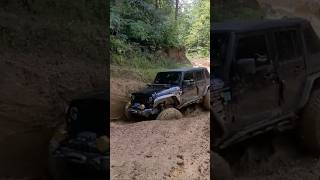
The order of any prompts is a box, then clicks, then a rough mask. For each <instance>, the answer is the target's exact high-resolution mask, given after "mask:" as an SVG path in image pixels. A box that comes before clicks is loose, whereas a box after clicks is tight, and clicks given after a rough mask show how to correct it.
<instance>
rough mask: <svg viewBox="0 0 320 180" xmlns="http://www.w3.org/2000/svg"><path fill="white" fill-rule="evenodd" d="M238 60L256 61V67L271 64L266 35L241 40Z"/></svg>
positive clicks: (238, 48) (237, 55)
mask: <svg viewBox="0 0 320 180" xmlns="http://www.w3.org/2000/svg"><path fill="white" fill-rule="evenodd" d="M236 52H237V54H236V59H237V60H239V59H255V64H256V67H260V66H264V65H269V64H271V62H270V59H269V56H268V48H267V41H266V37H265V35H257V36H250V37H244V38H241V39H239V42H238V47H237V51H236Z"/></svg>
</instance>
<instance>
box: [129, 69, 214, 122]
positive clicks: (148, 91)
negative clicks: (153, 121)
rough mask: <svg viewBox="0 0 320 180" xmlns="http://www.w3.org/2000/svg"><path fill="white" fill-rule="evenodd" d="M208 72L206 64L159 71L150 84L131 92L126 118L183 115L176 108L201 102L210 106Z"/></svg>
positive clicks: (205, 105) (168, 117) (167, 117)
mask: <svg viewBox="0 0 320 180" xmlns="http://www.w3.org/2000/svg"><path fill="white" fill-rule="evenodd" d="M209 78H210V77H209V72H208V70H207V69H206V68H183V69H173V70H168V71H163V72H159V73H158V74H157V76H156V78H155V80H154V82H153V83H152V84H148V87H146V88H145V89H143V90H141V91H139V92H135V93H132V94H131V100H130V101H129V103H128V104H127V105H126V108H125V114H126V116H127V118H128V119H132V118H137V117H144V118H155V117H157V119H171V118H180V117H182V114H181V112H179V111H178V110H180V109H182V108H184V107H187V106H188V105H191V104H194V103H203V106H204V107H205V108H206V109H208V110H209V108H210V98H209V85H210V83H209Z"/></svg>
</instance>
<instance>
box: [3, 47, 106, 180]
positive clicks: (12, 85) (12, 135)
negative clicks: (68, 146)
mask: <svg viewBox="0 0 320 180" xmlns="http://www.w3.org/2000/svg"><path fill="white" fill-rule="evenodd" d="M103 65H104V64H103V63H92V62H89V61H85V60H81V59H80V58H77V57H75V56H68V55H62V56H60V55H59V54H50V53H49V52H48V53H43V54H42V53H39V54H31V53H30V54H29V53H20V52H19V51H15V50H12V49H6V50H4V49H2V50H0V76H1V78H0V84H1V85H0V94H1V96H0V106H1V108H0V147H1V148H0V178H2V177H10V178H19V177H30V178H44V177H46V176H47V175H46V170H47V165H48V164H47V151H48V141H49V139H50V137H51V134H52V132H53V131H54V127H55V126H56V125H57V124H59V123H61V122H63V121H64V114H63V113H64V108H65V107H66V105H67V103H68V101H70V100H71V99H72V98H75V97H76V96H78V95H80V94H82V93H85V92H89V91H92V90H95V89H100V88H102V87H104V86H105V85H104V84H105V83H106V80H105V77H104V74H105V68H102V67H103Z"/></svg>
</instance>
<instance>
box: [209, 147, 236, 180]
mask: <svg viewBox="0 0 320 180" xmlns="http://www.w3.org/2000/svg"><path fill="white" fill-rule="evenodd" d="M210 156H211V157H210V160H211V163H210V171H211V173H213V179H214V180H233V175H232V172H231V169H230V166H229V164H228V163H227V162H226V161H225V160H224V159H223V158H222V157H221V156H219V155H218V154H217V153H215V152H211V153H210Z"/></svg>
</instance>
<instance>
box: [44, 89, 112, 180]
mask: <svg viewBox="0 0 320 180" xmlns="http://www.w3.org/2000/svg"><path fill="white" fill-rule="evenodd" d="M107 97H108V96H107V92H105V91H99V92H94V93H90V94H88V95H85V96H82V97H80V98H77V99H74V100H72V101H71V102H70V104H69V106H68V107H67V108H66V121H65V123H64V124H63V125H62V126H61V127H60V128H59V129H58V130H57V131H56V132H55V134H54V136H53V138H52V139H51V141H50V145H49V171H50V172H49V173H50V176H51V177H52V179H53V180H55V179H62V180H63V179H79V178H80V179H82V178H84V179H85V178H89V179H101V180H102V179H106V177H107V176H109V157H110V153H109V132H110V130H109V125H108V119H107V114H108V112H107V111H108V109H109V108H108V106H109V101H108V100H107Z"/></svg>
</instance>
